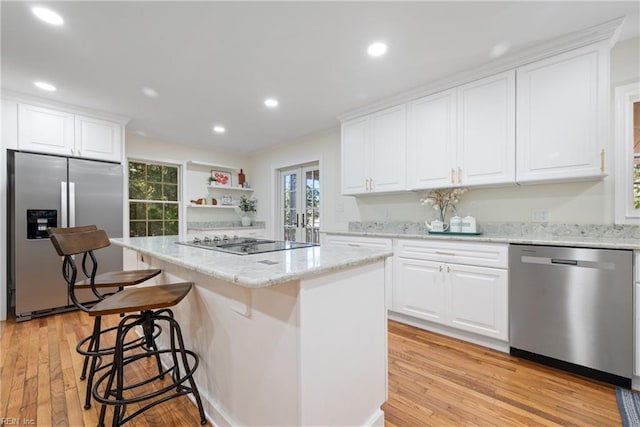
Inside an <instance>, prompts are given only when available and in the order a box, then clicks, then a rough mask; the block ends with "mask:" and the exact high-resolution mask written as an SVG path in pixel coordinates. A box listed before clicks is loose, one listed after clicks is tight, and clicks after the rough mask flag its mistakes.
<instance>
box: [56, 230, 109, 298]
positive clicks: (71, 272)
mask: <svg viewBox="0 0 640 427" xmlns="http://www.w3.org/2000/svg"><path fill="white" fill-rule="evenodd" d="M74 228H75V229H76V230H70V229H63V228H50V229H49V238H50V240H51V243H52V244H53V247H54V248H55V249H56V252H57V253H58V255H60V256H63V257H64V262H63V263H62V275H63V277H64V280H65V281H66V282H67V289H68V294H69V298H71V301H73V304H74V305H75V306H76V307H78V308H79V309H80V310H82V311H89V308H88V307H86V306H85V305H84V304H82V303H81V302H80V301H79V300H78V298H77V297H76V294H75V290H76V289H75V288H76V287H75V283H76V281H77V278H78V267H77V266H76V261H75V259H74V257H73V256H74V255H79V254H83V257H82V271H83V272H84V274H85V276H87V277H88V278H89V279H91V280H90V283H91V291H92V292H93V293H94V295H96V297H98V299H103V298H104V297H103V296H102V295H101V294H100V293H99V292H98V291H97V289H96V287H95V277H96V272H97V270H98V260H97V259H96V257H95V255H94V253H93V251H94V250H96V249H101V248H106V247H107V246H109V245H110V244H111V242H110V241H109V237H108V236H107V233H105V231H104V230H98V229H97V227H95V226H84V227H74ZM92 228H93V229H92ZM78 229H80V230H78ZM83 229H84V230H88V231H82V230H83ZM61 230H64V231H61ZM88 258H89V259H91V268H88V266H87V259H88Z"/></svg>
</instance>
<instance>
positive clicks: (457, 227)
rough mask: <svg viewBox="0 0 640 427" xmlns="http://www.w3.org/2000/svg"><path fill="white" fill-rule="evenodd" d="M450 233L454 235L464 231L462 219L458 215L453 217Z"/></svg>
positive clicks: (450, 222) (450, 223)
mask: <svg viewBox="0 0 640 427" xmlns="http://www.w3.org/2000/svg"><path fill="white" fill-rule="evenodd" d="M449 231H450V232H452V233H460V232H461V231H462V218H460V217H459V216H458V215H455V216H453V217H451V220H450V221H449Z"/></svg>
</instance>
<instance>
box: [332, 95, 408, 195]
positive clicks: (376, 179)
mask: <svg viewBox="0 0 640 427" xmlns="http://www.w3.org/2000/svg"><path fill="white" fill-rule="evenodd" d="M405 139H406V111H405V106H404V105H399V106H396V107H392V108H388V109H386V110H382V111H379V112H377V113H373V114H370V115H368V116H365V117H360V118H357V119H354V120H350V121H348V122H345V123H343V124H342V194H366V193H384V192H391V191H399V190H404V189H405V188H406V187H405V143H406V141H405Z"/></svg>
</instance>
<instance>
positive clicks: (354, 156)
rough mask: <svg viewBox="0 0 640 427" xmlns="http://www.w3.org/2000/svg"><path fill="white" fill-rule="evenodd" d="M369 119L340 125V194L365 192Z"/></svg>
mask: <svg viewBox="0 0 640 427" xmlns="http://www.w3.org/2000/svg"><path fill="white" fill-rule="evenodd" d="M368 135H369V118H368V117H363V118H359V119H355V120H351V121H349V122H346V123H344V124H343V125H342V168H341V169H342V194H362V193H366V192H367V188H368V186H367V185H366V179H367V175H366V170H365V165H366V162H367V156H368V150H367V143H368V137H369V136H368Z"/></svg>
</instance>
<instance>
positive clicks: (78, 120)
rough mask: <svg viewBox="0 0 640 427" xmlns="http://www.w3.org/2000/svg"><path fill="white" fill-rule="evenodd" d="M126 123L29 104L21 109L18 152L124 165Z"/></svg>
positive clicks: (20, 107) (22, 105)
mask: <svg viewBox="0 0 640 427" xmlns="http://www.w3.org/2000/svg"><path fill="white" fill-rule="evenodd" d="M122 128H123V125H122V123H118V122H113V121H108V120H103V119H99V118H95V117H89V116H84V115H79V114H74V113H71V112H67V111H61V110H56V109H52V108H45V107H40V106H34V105H29V104H22V103H21V104H19V106H18V149H20V150H26V151H35V152H41V153H49V154H59V155H65V156H75V157H83V158H90V159H98V160H109V161H114V162H120V161H122V145H123V138H122V133H123V130H122Z"/></svg>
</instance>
